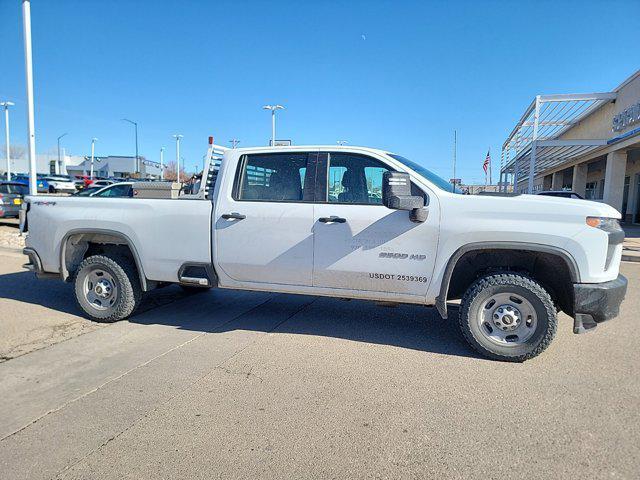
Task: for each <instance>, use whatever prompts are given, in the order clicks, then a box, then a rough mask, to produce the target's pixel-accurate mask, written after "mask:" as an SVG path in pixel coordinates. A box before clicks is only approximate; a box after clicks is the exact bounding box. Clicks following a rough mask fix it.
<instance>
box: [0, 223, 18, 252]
mask: <svg viewBox="0 0 640 480" xmlns="http://www.w3.org/2000/svg"><path fill="white" fill-rule="evenodd" d="M0 247H5V248H16V249H22V248H24V237H23V236H20V231H19V230H18V228H17V227H14V226H12V225H0Z"/></svg>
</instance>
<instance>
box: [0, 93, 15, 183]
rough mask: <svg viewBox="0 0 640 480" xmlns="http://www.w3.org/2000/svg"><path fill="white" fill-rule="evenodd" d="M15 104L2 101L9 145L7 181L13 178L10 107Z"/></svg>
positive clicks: (0, 103) (5, 133) (0, 104)
mask: <svg viewBox="0 0 640 480" xmlns="http://www.w3.org/2000/svg"><path fill="white" fill-rule="evenodd" d="M13 105H15V103H13V102H8V101H7V102H0V106H2V107H4V138H5V141H6V146H7V181H10V180H11V142H10V141H9V107H12V106H13Z"/></svg>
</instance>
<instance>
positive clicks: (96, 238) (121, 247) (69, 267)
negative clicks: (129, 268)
mask: <svg viewBox="0 0 640 480" xmlns="http://www.w3.org/2000/svg"><path fill="white" fill-rule="evenodd" d="M93 255H109V256H121V257H125V258H128V259H130V260H131V261H132V263H133V264H134V265H135V266H136V270H137V272H138V275H139V278H140V284H141V285H142V289H143V290H145V291H146V290H147V281H146V279H145V276H144V275H143V272H142V268H141V266H140V264H139V261H138V257H137V255H136V254H135V251H134V250H133V248H132V247H131V245H130V243H129V241H128V240H127V239H126V238H125V237H123V236H120V235H117V234H110V233H101V232H88V233H75V234H72V235H69V236H68V237H67V238H66V240H65V241H64V242H63V246H62V252H61V266H62V269H61V270H62V277H63V279H64V280H66V281H68V280H70V279H71V278H72V277H73V273H74V272H75V271H76V270H77V269H78V266H79V265H80V263H82V261H83V260H84V259H85V258H87V257H90V256H93Z"/></svg>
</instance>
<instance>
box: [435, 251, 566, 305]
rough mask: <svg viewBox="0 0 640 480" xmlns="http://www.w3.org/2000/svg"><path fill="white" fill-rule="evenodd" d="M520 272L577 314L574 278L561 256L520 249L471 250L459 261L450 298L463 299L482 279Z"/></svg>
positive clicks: (449, 289)
mask: <svg viewBox="0 0 640 480" xmlns="http://www.w3.org/2000/svg"><path fill="white" fill-rule="evenodd" d="M507 271H508V272H518V273H522V274H525V275H527V276H529V277H531V278H532V279H534V280H536V281H537V282H538V283H540V284H541V285H542V286H543V287H544V288H545V289H546V290H547V291H548V292H549V295H551V298H552V299H553V301H554V303H555V304H556V306H557V307H558V308H559V309H560V310H562V311H563V312H565V313H567V314H569V315H573V304H574V302H573V288H572V286H573V277H572V270H571V267H570V265H569V264H568V263H567V261H566V259H564V258H563V257H562V256H561V255H559V254H554V253H549V252H538V251H530V250H516V249H486V250H471V251H469V252H466V253H464V254H463V255H462V256H461V257H460V258H459V259H458V261H457V262H456V264H455V267H454V269H453V272H452V274H451V279H450V281H449V286H448V289H447V296H446V298H447V299H449V300H455V299H460V298H462V296H463V295H464V292H465V291H466V290H467V289H468V288H469V287H470V286H471V284H472V283H473V282H475V281H476V280H477V279H478V278H480V277H482V276H485V275H488V274H492V273H498V272H507Z"/></svg>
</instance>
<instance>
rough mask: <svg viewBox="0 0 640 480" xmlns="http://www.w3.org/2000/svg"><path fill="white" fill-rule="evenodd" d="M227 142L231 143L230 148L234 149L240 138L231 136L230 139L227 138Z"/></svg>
mask: <svg viewBox="0 0 640 480" xmlns="http://www.w3.org/2000/svg"><path fill="white" fill-rule="evenodd" d="M229 143H230V144H231V148H233V149H235V148H236V147H237V146H238V144H239V143H240V140H238V139H237V138H232V139H231V140H229Z"/></svg>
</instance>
